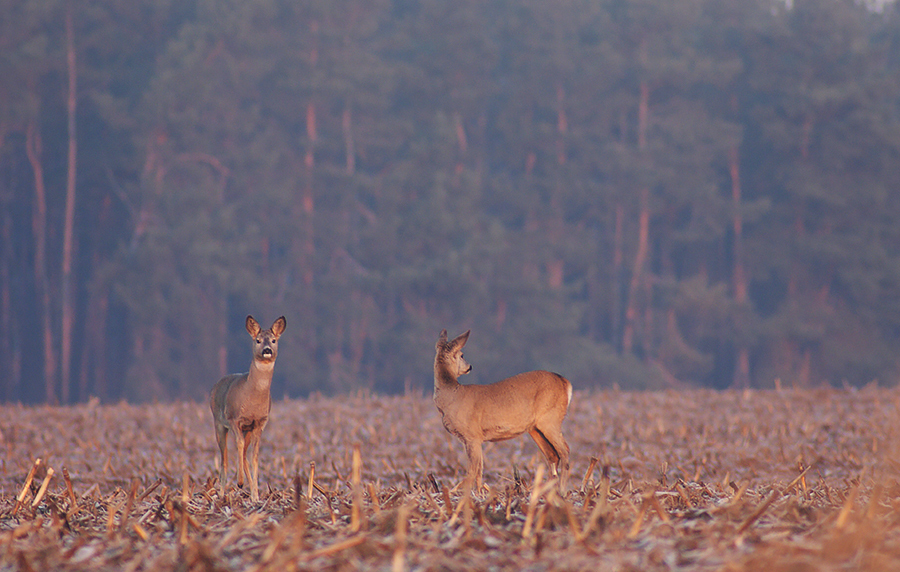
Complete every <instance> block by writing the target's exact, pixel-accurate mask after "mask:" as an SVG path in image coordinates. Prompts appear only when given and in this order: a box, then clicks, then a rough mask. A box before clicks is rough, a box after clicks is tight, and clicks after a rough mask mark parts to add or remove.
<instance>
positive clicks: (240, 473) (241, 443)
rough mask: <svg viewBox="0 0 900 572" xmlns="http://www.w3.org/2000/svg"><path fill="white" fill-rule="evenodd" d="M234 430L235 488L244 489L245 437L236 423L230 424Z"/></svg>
mask: <svg viewBox="0 0 900 572" xmlns="http://www.w3.org/2000/svg"><path fill="white" fill-rule="evenodd" d="M232 425H233V428H234V442H235V444H236V445H237V458H238V462H237V486H238V487H239V488H244V471H245V470H246V466H247V435H246V434H244V432H243V431H241V427H240V425H238V423H237V422H234V423H232Z"/></svg>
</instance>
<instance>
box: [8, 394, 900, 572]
mask: <svg viewBox="0 0 900 572" xmlns="http://www.w3.org/2000/svg"><path fill="white" fill-rule="evenodd" d="M208 414H209V412H208V411H206V409H205V405H204V404H199V403H178V404H169V405H148V406H131V405H127V404H118V405H110V406H99V405H97V404H95V403H93V404H87V405H82V406H75V407H65V408H49V407H34V408H26V407H21V406H2V407H0V415H2V419H3V421H2V422H0V431H2V441H0V442H2V446H3V448H4V451H3V454H2V457H0V569H3V570H6V569H18V570H50V569H56V570H126V571H127V570H175V569H178V570H238V569H241V570H279V571H285V570H371V569H378V570H392V571H394V572H401V571H405V570H418V569H426V570H427V569H447V570H457V569H459V570H462V569H488V568H492V567H493V568H498V569H523V568H526V567H529V568H534V569H546V570H596V569H599V568H601V567H602V568H603V569H609V570H651V571H652V570H673V569H677V570H729V571H741V570H748V571H749V570H769V571H778V570H849V569H852V570H883V569H888V568H890V567H891V566H892V565H894V564H895V563H896V562H898V561H900V510H898V509H900V481H898V477H900V464H898V461H897V459H898V458H900V457H898V453H900V451H898V450H897V445H895V443H897V442H898V437H900V431H898V429H900V398H898V397H897V395H896V392H895V391H892V390H887V389H880V388H877V387H867V388H864V389H862V390H834V389H822V390H814V391H793V390H785V391H766V392H745V393H741V392H710V391H702V390H696V391H685V392H660V393H622V392H615V391H606V392H597V393H576V395H575V398H574V399H573V401H572V406H571V408H570V411H569V416H568V418H567V420H566V423H565V426H564V429H565V431H566V435H567V436H570V445H571V449H572V459H571V460H572V475H573V479H572V480H571V481H570V485H571V486H570V489H569V491H568V492H567V493H566V495H565V498H562V497H561V496H560V495H559V493H558V491H557V490H556V487H554V486H553V484H554V483H553V481H552V480H549V477H548V475H549V472H548V471H547V469H546V466H545V465H544V464H543V458H542V457H541V455H540V452H539V451H538V450H537V448H536V447H535V446H534V444H533V443H531V442H530V441H527V440H525V439H522V438H519V439H516V440H512V441H507V442H503V443H496V444H491V445H488V446H486V448H485V459H486V466H485V482H486V484H487V485H488V487H489V491H488V492H486V493H485V494H483V495H481V496H477V497H470V496H468V495H467V494H466V493H464V492H463V491H462V487H459V488H457V487H456V485H457V484H458V483H459V482H460V481H461V479H462V478H463V476H464V474H465V467H466V461H465V454H464V452H463V451H462V450H461V448H460V447H459V446H458V443H457V442H456V441H455V440H454V439H453V438H452V436H450V435H448V434H447V433H446V432H445V431H444V430H443V427H441V423H440V419H439V416H438V414H437V412H436V411H435V410H434V406H433V404H432V403H431V400H430V398H429V397H420V396H403V397H381V396H371V395H366V394H358V395H353V396H350V397H342V398H340V399H329V398H323V397H313V398H311V399H309V400H300V401H281V402H276V403H274V404H273V410H272V416H271V419H272V421H271V422H270V424H269V427H268V428H267V439H266V442H265V443H263V447H262V450H261V452H260V456H261V459H260V497H261V500H260V502H259V503H253V502H251V501H250V497H249V491H242V490H239V489H237V488H235V487H234V486H229V487H227V488H226V492H225V494H224V496H223V495H221V494H220V493H219V491H218V489H217V486H216V480H215V479H216V476H217V475H218V470H217V467H216V466H215V461H214V459H215V456H216V455H215V453H216V445H215V440H214V439H213V435H211V434H210V433H211V432H210V430H209V419H208V418H207V416H208Z"/></svg>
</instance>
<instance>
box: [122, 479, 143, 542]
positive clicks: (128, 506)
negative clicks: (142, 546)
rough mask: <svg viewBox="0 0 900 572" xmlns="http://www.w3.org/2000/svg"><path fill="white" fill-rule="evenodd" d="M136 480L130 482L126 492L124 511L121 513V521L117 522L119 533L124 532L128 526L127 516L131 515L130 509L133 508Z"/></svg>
mask: <svg viewBox="0 0 900 572" xmlns="http://www.w3.org/2000/svg"><path fill="white" fill-rule="evenodd" d="M137 488H138V480H137V479H134V480H133V481H131V490H130V491H128V498H127V499H126V500H125V510H124V511H122V519H121V521H120V522H119V532H124V531H125V527H126V526H127V525H128V515H129V514H131V508H132V507H133V506H134V497H135V496H136V495H137Z"/></svg>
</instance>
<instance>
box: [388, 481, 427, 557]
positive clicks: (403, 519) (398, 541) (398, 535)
mask: <svg viewBox="0 0 900 572" xmlns="http://www.w3.org/2000/svg"><path fill="white" fill-rule="evenodd" d="M425 494H426V495H427V494H428V493H425ZM408 521H409V506H408V505H407V504H406V503H404V504H402V505H400V508H399V509H397V526H396V529H395V530H394V543H395V544H394V556H393V557H392V558H391V572H404V571H405V570H406V532H407V529H408V527H409V522H408Z"/></svg>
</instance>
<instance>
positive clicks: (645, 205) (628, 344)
mask: <svg viewBox="0 0 900 572" xmlns="http://www.w3.org/2000/svg"><path fill="white" fill-rule="evenodd" d="M639 57H640V59H641V60H642V61H643V60H645V59H646V43H642V44H641V48H640V56H639ZM639 89H640V96H639V100H638V130H637V137H638V155H639V156H640V157H642V158H643V156H644V154H645V152H646V150H647V122H648V116H649V114H650V85H649V84H648V82H647V80H646V79H644V80H641V83H640V88H639ZM639 193H640V197H639V206H638V209H639V214H638V248H637V252H636V253H635V256H634V266H633V267H632V270H631V283H630V285H629V287H628V305H627V307H626V309H625V332H624V334H623V336H622V351H623V352H625V353H631V352H632V350H633V349H634V336H635V322H636V321H637V316H638V307H637V294H638V290H639V288H640V286H641V284H642V283H643V281H644V266H645V264H646V262H647V256H648V252H649V247H650V189H649V188H647V186H646V185H644V186H642V187H641V189H640V191H639Z"/></svg>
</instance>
